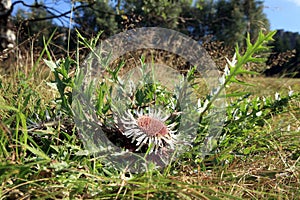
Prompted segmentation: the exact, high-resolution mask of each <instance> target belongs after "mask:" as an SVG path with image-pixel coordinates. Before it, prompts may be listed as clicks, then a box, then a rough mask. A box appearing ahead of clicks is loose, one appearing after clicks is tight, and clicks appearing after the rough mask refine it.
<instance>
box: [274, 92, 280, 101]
mask: <svg viewBox="0 0 300 200" xmlns="http://www.w3.org/2000/svg"><path fill="white" fill-rule="evenodd" d="M275 100H276V101H279V100H280V94H279V93H278V92H276V93H275Z"/></svg>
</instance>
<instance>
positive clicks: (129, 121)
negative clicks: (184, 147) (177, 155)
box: [121, 108, 176, 154]
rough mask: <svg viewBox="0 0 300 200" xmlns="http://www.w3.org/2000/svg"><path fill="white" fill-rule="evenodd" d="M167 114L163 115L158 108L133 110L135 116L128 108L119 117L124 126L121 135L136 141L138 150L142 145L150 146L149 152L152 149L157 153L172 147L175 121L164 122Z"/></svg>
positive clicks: (174, 141) (174, 136) (174, 139)
mask: <svg viewBox="0 0 300 200" xmlns="http://www.w3.org/2000/svg"><path fill="white" fill-rule="evenodd" d="M168 118H169V116H163V115H162V113H161V111H160V110H158V111H157V110H152V109H150V108H149V109H148V113H147V114H144V112H143V110H140V111H139V112H138V111H136V112H135V116H134V115H133V114H132V113H131V112H130V111H129V110H128V111H127V112H125V115H124V116H123V117H122V118H121V123H122V124H123V127H124V132H123V135H125V136H126V137H128V138H132V142H136V146H138V148H137V149H136V151H139V150H140V149H141V148H142V147H143V146H144V145H147V146H148V148H149V147H150V151H149V154H151V153H152V152H153V151H154V153H155V154H157V153H158V152H159V151H160V153H161V152H162V151H163V150H164V149H166V148H167V149H174V146H175V143H176V135H174V133H176V131H174V130H173V129H174V127H175V125H176V124H175V123H172V124H169V125H167V124H166V120H167V119H168Z"/></svg>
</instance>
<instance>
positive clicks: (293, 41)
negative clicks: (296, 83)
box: [265, 30, 300, 78]
mask: <svg viewBox="0 0 300 200" xmlns="http://www.w3.org/2000/svg"><path fill="white" fill-rule="evenodd" d="M272 45H273V46H274V49H273V51H272V54H271V55H270V57H269V60H268V62H267V64H268V65H269V69H267V70H266V71H265V74H266V75H277V76H288V77H298V78H299V77H300V71H299V65H300V59H299V55H300V53H299V52H300V35H299V34H298V33H292V32H285V31H283V30H279V31H278V32H277V34H276V35H275V36H274V41H273V42H272Z"/></svg>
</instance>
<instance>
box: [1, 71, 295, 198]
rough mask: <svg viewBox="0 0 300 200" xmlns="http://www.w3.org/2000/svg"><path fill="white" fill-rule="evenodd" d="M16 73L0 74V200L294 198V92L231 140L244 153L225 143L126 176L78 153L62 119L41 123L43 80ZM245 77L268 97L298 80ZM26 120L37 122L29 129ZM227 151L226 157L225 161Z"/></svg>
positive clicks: (46, 105)
mask: <svg viewBox="0 0 300 200" xmlns="http://www.w3.org/2000/svg"><path fill="white" fill-rule="evenodd" d="M17 78H18V81H15V80H16V79H15V77H12V78H8V77H7V78H5V79H1V80H2V82H1V97H2V98H1V103H0V105H1V110H0V113H1V126H0V131H1V138H0V145H1V157H0V161H1V164H0V179H1V185H0V195H1V199H29V198H34V199H35V198H37V199H56V198H72V199H73V198H76V199H85V198H97V199H199V198H200V199H219V198H222V199H223V198H225V199H297V198H298V197H299V196H300V191H299V187H300V160H299V159H300V152H299V149H300V143H299V139H300V134H299V127H300V121H299V118H300V109H299V102H300V99H299V96H298V97H297V98H295V99H294V100H292V101H290V102H289V103H288V105H286V107H285V109H284V111H283V112H282V113H281V114H279V115H274V116H271V117H270V118H269V119H266V123H265V125H264V126H262V127H253V129H250V130H247V137H246V138H244V139H245V141H239V142H237V143H236V144H235V145H236V146H235V148H238V149H247V148H250V149H251V148H252V149H251V151H250V153H248V154H245V155H238V154H234V153H231V152H234V151H235V149H234V147H233V146H230V145H229V147H226V148H223V149H222V150H221V151H220V152H218V153H217V154H215V155H213V156H210V157H208V158H206V159H205V160H203V162H201V163H198V164H195V162H194V161H193V160H191V159H190V158H182V159H181V160H178V161H176V162H175V163H173V164H172V166H170V169H168V170H166V171H157V170H149V171H148V172H146V173H144V174H132V175H131V177H128V174H124V173H122V172H118V171H116V170H115V169H113V168H112V167H111V166H106V165H105V163H102V162H101V159H100V158H95V157H88V156H85V155H84V154H83V153H82V150H83V147H82V144H81V142H80V140H79V138H78V136H77V134H76V131H75V129H74V127H73V125H72V122H71V121H70V119H68V117H67V116H63V115H62V117H61V118H57V119H51V120H49V121H48V120H47V116H46V114H45V112H46V110H48V111H47V112H49V115H50V118H52V117H51V115H53V116H54V114H55V113H56V112H57V111H56V110H55V109H56V108H55V107H56V104H55V103H54V102H53V99H54V97H55V95H54V94H53V91H51V89H50V87H49V86H48V85H47V84H46V80H40V82H39V83H35V84H33V83H32V82H31V80H26V79H25V78H22V76H20V75H18V76H17ZM249 81H250V82H253V83H257V84H256V86H254V87H251V88H250V90H252V91H253V92H254V95H256V96H258V95H261V94H264V95H265V94H266V93H269V94H272V95H273V94H274V93H275V92H277V91H282V92H283V93H287V92H288V89H287V88H288V86H291V87H292V88H293V89H294V90H295V91H296V90H298V89H299V88H297V87H298V86H299V85H300V80H298V79H284V80H279V79H273V78H252V79H249ZM282 81H283V82H284V84H282ZM288 83H291V84H290V85H289V84H288ZM271 86H272V87H271ZM242 90H249V88H248V86H246V87H245V88H243V89H242ZM266 90H267V91H266ZM36 114H37V115H38V116H39V118H40V119H38V117H37V116H36ZM56 114H57V113H56ZM29 119H30V120H31V121H35V123H36V124H38V126H34V128H31V127H30V123H28V120H29ZM24 120H25V121H26V123H25V122H24ZM32 123H33V122H32ZM289 125H290V127H291V128H290V130H288V126H289ZM26 129H27V130H26ZM231 147H233V149H230V148H231ZM229 155H230V156H233V158H230V159H228V158H225V157H226V156H229ZM224 156H225V157H224ZM224 161H226V162H224ZM207 163H208V164H207Z"/></svg>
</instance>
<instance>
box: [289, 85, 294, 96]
mask: <svg viewBox="0 0 300 200" xmlns="http://www.w3.org/2000/svg"><path fill="white" fill-rule="evenodd" d="M293 93H294V91H293V90H292V88H291V86H289V93H288V95H289V97H291V96H293Z"/></svg>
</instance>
